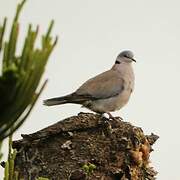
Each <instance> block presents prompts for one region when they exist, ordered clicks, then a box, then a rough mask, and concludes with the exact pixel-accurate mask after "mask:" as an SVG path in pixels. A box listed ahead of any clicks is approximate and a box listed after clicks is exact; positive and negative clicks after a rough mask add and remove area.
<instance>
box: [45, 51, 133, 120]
mask: <svg viewBox="0 0 180 180" xmlns="http://www.w3.org/2000/svg"><path fill="white" fill-rule="evenodd" d="M132 62H136V60H135V59H134V54H133V52H132V51H130V50H125V51H122V52H121V53H120V54H119V55H118V56H117V58H116V60H115V63H114V65H113V66H112V68H111V69H109V70H107V71H105V72H103V73H101V74H99V75H97V76H95V77H93V78H91V79H89V80H87V81H86V82H85V83H83V84H82V85H81V86H80V87H79V88H78V89H77V90H76V91H74V92H73V93H71V94H68V95H65V96H61V97H55V98H51V99H46V100H44V101H43V104H44V105H46V106H54V105H61V104H66V103H74V104H79V105H82V107H85V108H87V109H89V110H91V111H93V112H95V113H98V114H102V115H103V114H104V113H107V114H108V115H109V118H113V116H112V114H111V112H114V111H117V110H120V109H121V108H122V107H124V106H125V105H126V104H127V103H128V101H129V98H130V96H131V94H132V92H133V90H134V81H135V76H134V71H133V67H132Z"/></svg>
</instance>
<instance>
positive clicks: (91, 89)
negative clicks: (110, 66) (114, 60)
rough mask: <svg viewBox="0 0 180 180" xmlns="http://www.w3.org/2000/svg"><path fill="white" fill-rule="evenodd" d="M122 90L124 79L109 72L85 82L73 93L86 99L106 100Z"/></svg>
mask: <svg viewBox="0 0 180 180" xmlns="http://www.w3.org/2000/svg"><path fill="white" fill-rule="evenodd" d="M123 89H124V79H123V78H122V77H121V75H120V73H119V72H117V71H114V70H109V71H106V72H104V73H102V74H99V75H97V76H95V77H94V78H92V79H89V80H88V81H86V82H85V83H84V84H83V85H82V86H81V87H80V88H79V89H77V91H76V92H75V93H76V94H77V95H80V96H86V97H87V99H106V98H110V97H113V96H116V95H118V94H120V93H121V92H122V91H123Z"/></svg>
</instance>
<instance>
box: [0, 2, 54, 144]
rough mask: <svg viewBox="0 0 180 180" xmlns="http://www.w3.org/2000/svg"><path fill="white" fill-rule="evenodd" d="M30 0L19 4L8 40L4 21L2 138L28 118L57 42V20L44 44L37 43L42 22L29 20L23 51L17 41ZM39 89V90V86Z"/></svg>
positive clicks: (0, 34)
mask: <svg viewBox="0 0 180 180" xmlns="http://www.w3.org/2000/svg"><path fill="white" fill-rule="evenodd" d="M25 2H26V0H23V1H22V2H21V3H20V4H18V6H17V11H16V14H15V17H14V20H13V22H12V27H11V31H10V34H9V38H8V40H4V34H5V30H6V24H7V18H4V21H3V23H2V25H0V57H1V59H0V65H2V68H1V69H0V71H1V72H0V114H1V115H0V141H2V140H3V139H4V138H6V137H7V136H9V135H11V134H12V133H13V132H14V131H15V130H17V128H19V127H20V126H21V125H22V123H23V122H24V121H25V120H26V118H27V117H28V115H29V114H30V112H31V111H32V108H33V107H34V105H35V103H36V101H37V99H38V97H39V95H40V94H41V92H42V90H43V88H44V86H45V84H46V82H47V80H46V81H45V82H44V83H43V85H42V86H41V87H39V86H38V85H39V82H40V80H41V77H42V75H43V72H44V69H45V66H46V63H47V61H48V58H49V56H50V54H51V52H52V50H53V48H54V46H55V45H56V43H57V37H56V38H55V39H53V38H52V37H51V35H50V34H51V30H52V27H53V24H54V22H53V21H51V23H50V26H49V28H48V30H47V33H46V34H45V35H42V43H41V47H40V48H36V47H35V42H36V38H37V35H38V26H37V27H36V29H35V30H34V29H33V28H32V25H31V24H29V27H28V31H27V35H26V37H25V41H24V44H23V48H22V51H21V53H20V54H17V52H16V51H17V50H16V49H17V48H16V47H17V41H18V36H19V28H20V24H19V22H18V18H19V15H20V12H21V10H22V7H23V5H24V3H25ZM38 89H39V90H38Z"/></svg>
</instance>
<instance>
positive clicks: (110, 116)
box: [107, 112, 123, 121]
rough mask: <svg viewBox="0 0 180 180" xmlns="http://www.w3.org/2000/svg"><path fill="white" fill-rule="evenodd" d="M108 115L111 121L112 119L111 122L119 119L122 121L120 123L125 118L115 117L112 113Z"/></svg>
mask: <svg viewBox="0 0 180 180" xmlns="http://www.w3.org/2000/svg"><path fill="white" fill-rule="evenodd" d="M107 114H108V115H109V119H111V120H117V119H120V121H122V120H123V118H122V117H120V116H118V117H114V116H113V115H112V114H111V113H110V112H108V113H107Z"/></svg>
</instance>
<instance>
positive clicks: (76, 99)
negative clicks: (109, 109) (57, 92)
mask: <svg viewBox="0 0 180 180" xmlns="http://www.w3.org/2000/svg"><path fill="white" fill-rule="evenodd" d="M88 98H89V97H82V96H80V95H77V94H75V93H72V94H69V95H67V96H62V97H56V98H51V99H46V100H44V101H43V104H44V105H46V106H55V105H60V104H66V103H75V104H82V103H83V102H84V101H86V100H88Z"/></svg>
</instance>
